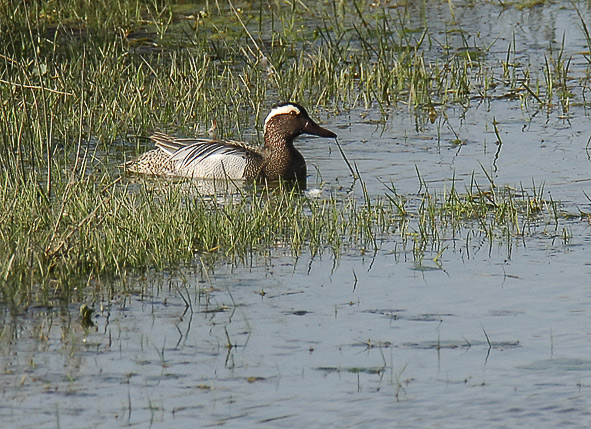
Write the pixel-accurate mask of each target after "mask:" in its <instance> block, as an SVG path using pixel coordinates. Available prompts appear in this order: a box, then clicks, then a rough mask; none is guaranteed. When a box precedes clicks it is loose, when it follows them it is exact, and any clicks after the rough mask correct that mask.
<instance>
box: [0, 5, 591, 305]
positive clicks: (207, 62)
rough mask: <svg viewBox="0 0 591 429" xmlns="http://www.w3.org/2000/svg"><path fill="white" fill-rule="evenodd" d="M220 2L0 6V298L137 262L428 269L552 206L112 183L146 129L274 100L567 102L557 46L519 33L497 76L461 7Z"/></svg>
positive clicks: (49, 293)
mask: <svg viewBox="0 0 591 429" xmlns="http://www.w3.org/2000/svg"><path fill="white" fill-rule="evenodd" d="M220 4H221V3H217V2H215V3H209V8H207V7H206V6H192V5H185V4H182V5H176V4H174V3H170V2H166V1H154V2H148V3H145V2H139V1H133V0H118V1H115V2H110V1H99V2H95V1H92V2H91V1H87V0H86V1H85V0H82V1H73V0H63V1H43V2H34V3H30V2H16V1H14V2H13V1H9V2H3V3H2V4H1V5H0V26H1V28H0V30H1V31H0V169H1V173H0V241H1V242H3V243H7V244H6V245H5V246H3V247H2V248H1V249H0V294H1V295H0V296H1V300H2V301H4V302H9V303H12V304H13V305H15V306H17V307H22V306H27V305H29V304H31V303H43V304H47V303H53V302H56V300H57V301H58V302H70V301H79V300H81V299H83V297H84V294H85V293H86V286H88V285H92V284H95V283H97V284H100V283H101V282H103V281H107V282H108V281H109V279H113V278H125V276H126V275H128V273H135V272H142V271H143V270H146V269H152V268H154V269H158V270H161V269H165V268H174V267H178V266H181V265H182V264H191V263H194V262H195V260H196V259H198V258H199V257H205V258H206V260H207V261H210V262H211V263H215V261H216V260H217V259H220V258H224V259H225V258H229V259H236V260H240V259H241V258H247V257H248V256H249V255H252V254H261V255H264V254H266V253H268V252H269V250H270V249H278V248H285V249H286V251H288V252H290V253H291V254H293V255H294V256H296V257H297V256H298V255H299V254H300V253H301V252H302V251H304V250H307V249H309V250H310V252H311V253H312V254H317V253H320V252H324V251H326V250H327V249H330V251H331V252H332V253H333V254H334V255H335V256H338V255H339V254H340V252H342V250H343V249H345V248H355V249H358V250H359V251H360V252H366V251H373V250H375V249H377V248H379V246H380V241H381V240H385V239H389V240H391V239H396V240H400V243H401V251H405V249H407V250H408V249H411V251H412V252H413V254H414V257H415V258H416V259H417V260H418V261H421V260H422V259H423V258H425V257H426V255H430V256H432V257H434V258H439V257H440V256H441V254H442V253H443V252H444V251H445V243H446V240H447V239H448V238H449V234H451V235H453V234H460V233H461V231H463V228H468V229H470V230H476V231H478V233H479V234H483V235H484V236H485V237H486V239H487V240H488V241H489V242H490V243H492V242H493V241H495V240H505V241H506V242H508V243H509V242H511V240H512V237H514V236H516V235H523V234H527V229H528V225H529V224H530V222H534V221H533V220H534V219H538V218H539V217H540V216H542V217H544V216H545V217H549V220H547V222H551V221H552V219H553V216H554V217H555V216H557V215H556V213H558V208H557V207H558V206H557V203H554V202H546V201H543V199H542V198H541V197H540V195H541V194H540V193H539V191H538V190H537V189H535V188H534V189H533V190H527V191H524V190H519V191H514V190H508V189H497V188H496V187H495V186H494V184H492V183H490V184H489V185H488V186H487V189H486V190H483V189H481V188H479V187H478V186H476V184H473V186H472V187H471V188H469V189H467V190H465V191H462V192H461V193H460V192H458V191H457V190H456V189H455V187H454V186H453V185H452V188H451V191H450V192H449V193H446V194H444V195H436V194H434V193H431V192H430V191H429V190H428V189H426V188H425V187H423V189H422V192H421V193H420V195H419V196H418V197H406V196H400V195H397V194H396V192H395V190H394V188H393V187H392V189H391V190H390V191H389V192H388V193H387V194H386V195H385V196H383V197H375V196H369V195H367V194H366V197H365V199H363V200H361V201H357V200H355V199H354V198H352V197H347V196H344V195H339V194H336V193H335V194H330V195H328V196H327V197H323V198H320V199H310V198H306V197H305V196H302V195H301V194H300V193H298V192H294V191H288V190H285V191H283V192H279V191H276V192H274V193H271V194H269V193H267V192H261V191H260V190H254V191H253V190H250V189H247V190H245V191H244V195H242V196H241V197H240V198H238V201H237V202H227V203H225V204H214V203H212V201H211V200H210V199H208V198H205V197H201V196H199V195H197V194H196V192H195V189H193V188H192V187H191V185H189V184H186V183H184V182H183V183H179V182H169V181H165V182H164V183H161V182H158V181H156V182H154V181H151V180H146V181H145V182H144V181H142V180H140V181H133V180H130V179H129V178H127V177H124V178H123V179H121V178H120V177H119V170H118V169H117V168H116V167H115V166H116V165H119V164H121V163H122V162H123V161H124V160H125V159H126V158H127V157H130V156H135V155H136V154H137V153H139V152H140V151H142V150H143V149H144V148H145V144H144V139H143V137H144V136H145V135H146V134H148V133H149V131H150V130H152V129H162V130H172V131H174V132H178V133H181V134H197V133H198V132H202V131H203V130H204V128H208V127H209V124H210V123H211V121H213V120H216V121H217V124H218V129H217V131H218V134H219V136H220V137H227V136H231V137H233V138H238V139H239V138H242V137H244V135H245V134H246V132H247V131H249V132H251V131H252V125H251V124H260V123H261V122H262V119H263V117H264V115H265V114H266V112H267V110H268V107H269V105H270V104H272V103H273V102H275V101H277V100H288V99H290V100H298V101H300V102H301V103H303V104H305V105H306V106H307V107H309V108H310V110H311V111H314V110H319V109H324V110H327V111H329V112H331V113H338V112H340V111H342V110H348V109H351V108H354V107H359V106H363V107H367V108H372V109H380V110H381V111H382V113H383V114H384V116H387V115H388V111H389V108H390V107H391V106H396V105H404V106H408V108H411V109H415V110H416V111H417V112H419V113H420V114H422V115H423V118H424V120H425V121H426V120H429V119H432V117H433V115H437V114H438V112H437V110H438V109H444V108H445V106H448V105H454V104H460V105H463V106H465V105H467V104H469V103H470V102H471V100H486V99H490V98H494V97H520V98H522V99H523V102H524V103H536V104H538V105H540V106H544V107H546V108H548V109H551V108H553V104H552V102H553V97H558V98H559V99H560V100H561V103H560V105H561V106H562V107H561V108H562V109H567V108H568V100H570V98H571V97H572V93H571V91H570V89H569V88H568V85H569V72H570V71H569V70H570V69H569V65H570V59H569V58H566V56H565V54H564V46H562V47H561V49H559V50H558V51H557V50H555V49H552V48H550V47H549V51H548V53H547V61H546V64H544V65H543V67H542V68H541V69H539V70H531V69H530V66H526V65H522V64H519V63H518V62H517V61H516V60H515V52H514V46H515V43H513V44H512V46H511V45H510V46H509V47H508V50H507V59H506V61H505V62H504V64H503V65H502V67H501V68H500V69H499V70H497V69H494V68H493V67H491V66H490V64H488V63H487V53H488V49H489V48H490V45H491V44H492V43H493V42H492V41H486V42H485V41H482V40H480V39H479V38H478V37H472V38H469V37H467V35H466V34H465V31H464V30H463V29H462V27H461V23H458V22H457V21H456V18H455V17H454V16H453V10H451V16H450V19H449V28H448V30H447V31H446V32H445V34H444V35H442V34H440V33H436V32H433V31H432V30H431V29H430V28H428V26H427V24H426V23H425V22H424V21H422V20H421V16H422V15H424V13H425V8H426V7H428V3H427V2H424V3H423V4H422V5H419V7H417V8H413V7H410V6H408V5H407V6H405V7H400V8H398V9H396V10H395V11H393V12H392V11H389V10H388V9H383V8H380V7H373V6H368V5H366V4H362V3H361V2H351V3H349V2H334V1H327V2H321V3H320V4H319V5H317V7H316V8H315V9H314V10H310V9H307V8H304V7H302V5H301V4H300V3H298V2H291V3H280V2H268V3H263V2H259V3H255V4H253V5H250V3H244V4H238V3H236V4H235V7H228V4H227V3H224V4H223V8H222V7H219V8H218V5H220ZM416 14H418V16H417V15H416ZM417 18H418V19H417ZM417 22H419V23H420V24H417ZM583 28H584V29H585V30H586V27H584V23H583ZM458 41H459V42H458ZM452 46H459V47H460V48H452ZM434 47H439V48H440V49H439V50H438V49H434ZM434 51H435V54H434ZM581 86H583V87H584V83H583V85H581ZM199 124H200V125H201V128H200V129H198V125H199ZM255 131H256V132H257V134H258V136H259V139H261V137H262V136H261V132H262V130H261V129H260V128H259V126H258V125H256V126H255ZM361 183H362V182H361ZM423 185H424V184H423ZM84 285H86V286H84Z"/></svg>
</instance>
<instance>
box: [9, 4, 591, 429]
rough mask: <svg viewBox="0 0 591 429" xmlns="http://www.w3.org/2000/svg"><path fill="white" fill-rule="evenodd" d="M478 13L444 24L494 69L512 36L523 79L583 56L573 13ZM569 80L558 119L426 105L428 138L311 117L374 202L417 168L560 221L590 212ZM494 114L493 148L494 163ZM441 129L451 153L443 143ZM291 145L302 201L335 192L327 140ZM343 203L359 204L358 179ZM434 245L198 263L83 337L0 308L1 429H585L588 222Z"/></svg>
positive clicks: (62, 323) (589, 364)
mask: <svg viewBox="0 0 591 429" xmlns="http://www.w3.org/2000/svg"><path fill="white" fill-rule="evenodd" d="M581 7H583V6H581ZM434 8H435V7H434ZM491 8H493V6H491V5H490V4H487V5H485V6H483V8H475V7H469V8H464V9H462V8H458V9H456V11H455V13H456V14H457V15H456V18H457V19H460V16H462V23H466V24H465V25H464V29H465V30H467V31H468V32H475V31H477V30H480V31H481V35H482V37H490V38H492V37H493V36H495V37H496V36H498V35H501V37H500V40H499V41H497V42H496V43H497V45H496V46H498V50H497V51H494V50H493V53H492V54H491V55H493V56H494V55H497V56H498V57H499V58H501V57H502V56H503V55H505V54H504V53H503V52H505V53H506V47H507V44H508V43H509V41H510V39H511V37H510V36H508V35H509V34H510V33H511V31H512V30H515V32H516V40H517V41H518V46H517V51H518V52H520V54H518V55H519V56H520V57H521V58H522V59H524V60H525V59H527V61H531V62H532V64H535V67H538V69H539V68H540V67H541V63H540V62H539V59H540V58H542V59H543V56H544V52H545V51H544V50H546V49H547V47H548V41H549V40H552V41H553V42H557V41H558V42H559V41H560V40H561V39H562V33H563V32H566V37H567V38H566V40H567V44H566V46H567V47H566V50H567V51H568V52H570V53H571V54H575V53H576V52H580V51H581V50H582V49H583V48H584V38H583V36H582V33H581V32H580V31H578V27H577V25H578V20H577V19H576V14H574V12H572V11H569V10H565V9H564V8H562V7H560V5H559V4H552V5H549V6H548V7H546V6H545V7H543V8H532V9H526V10H524V11H517V10H514V9H510V10H507V11H504V12H502V15H501V16H500V18H499V19H494V20H490V19H488V20H486V19H484V17H487V16H489V15H486V14H485V12H486V11H487V10H488V9H491ZM435 9H437V8H435ZM494 10H496V12H497V14H498V13H500V12H499V10H500V11H502V9H500V8H499V7H496V8H494ZM429 13H439V14H440V15H437V16H447V15H445V12H444V11H442V10H439V11H437V10H435V11H433V10H431V9H430V12H429ZM469 13H471V14H472V16H469V17H467V16H465V14H469ZM489 13H490V12H489ZM584 13H585V14H586V16H588V17H590V16H591V15H590V13H589V11H588V10H586V9H585V10H584ZM481 14H484V15H482V16H481ZM468 18H470V19H468ZM469 23H471V24H469ZM470 25H472V26H473V27H471V26H470ZM487 34H488V36H487ZM520 43H522V44H524V45H522V46H519V44H520ZM491 62H492V63H493V64H494V60H491ZM571 70H572V75H573V80H572V82H573V91H575V93H576V94H578V95H577V96H576V97H575V99H573V100H572V106H571V108H570V109H569V111H568V112H567V113H566V114H565V112H562V111H560V109H559V108H554V109H552V110H550V111H538V110H536V109H535V108H534V107H532V106H525V107H524V106H523V105H521V104H520V102H519V101H518V100H510V99H496V100H494V101H491V102H486V103H479V102H477V101H475V102H472V103H471V104H470V105H469V106H467V107H466V108H460V107H457V106H456V107H447V108H445V109H443V108H439V109H438V110H439V114H440V116H439V118H438V119H437V120H436V121H435V123H433V124H431V123H430V122H428V121H425V120H422V119H420V118H417V117H415V116H414V115H413V114H411V113H409V112H408V111H407V110H406V109H404V108H403V107H400V106H399V107H398V108H396V109H393V110H392V111H390V112H389V113H390V114H389V117H388V118H387V119H386V120H385V121H382V115H381V113H380V112H379V111H378V109H377V108H376V109H370V110H361V109H360V110H356V111H352V112H349V113H347V114H343V115H341V116H338V117H329V118H326V117H324V118H322V119H323V121H324V124H325V125H326V126H327V127H328V128H330V129H334V130H335V131H337V133H338V134H339V141H340V142H341V144H342V147H343V149H344V151H345V153H346V155H347V157H348V158H349V159H350V160H351V161H354V162H355V163H356V164H357V167H358V169H359V171H360V173H361V174H362V177H363V180H364V181H365V183H366V184H367V186H368V189H369V192H370V193H371V194H372V195H373V196H378V195H381V194H383V193H384V192H385V187H384V184H383V183H387V184H393V185H394V186H395V187H396V190H397V191H398V193H399V194H401V195H409V196H412V195H414V194H415V193H416V192H417V191H418V190H419V181H418V178H417V170H418V171H419V172H420V174H421V177H422V179H423V180H424V181H425V182H426V183H427V184H428V185H429V187H430V189H431V190H437V191H441V190H443V189H445V188H446V187H449V186H450V183H451V180H452V178H455V180H456V186H459V187H460V189H462V186H464V185H467V184H468V183H469V182H470V180H472V177H473V176H474V177H475V178H476V180H477V181H478V182H479V183H480V184H481V185H483V186H485V185H487V184H488V179H487V178H486V175H485V173H484V172H483V169H485V170H486V171H487V173H488V174H489V175H490V176H491V177H492V178H493V180H494V181H495V183H496V184H497V185H500V186H505V185H509V186H516V187H519V186H520V185H523V187H524V188H525V189H531V187H532V183H533V184H535V186H536V187H538V186H541V185H543V186H544V197H546V198H549V197H550V196H551V197H552V198H553V199H554V200H559V201H561V202H562V210H563V211H564V212H565V213H568V214H572V215H577V214H578V213H579V210H581V211H584V212H589V211H591V203H590V202H589V200H588V199H587V198H586V197H585V193H586V194H587V195H591V180H590V174H591V161H590V156H589V152H588V150H587V149H588V147H587V141H588V139H589V136H591V126H590V125H589V111H588V109H586V108H585V107H584V106H583V105H581V104H578V105H577V104H576V102H578V103H582V102H583V100H582V98H581V94H582V91H583V89H582V88H578V89H577V87H576V82H577V81H576V78H577V77H581V76H583V75H584V73H585V72H586V65H585V62H584V60H583V59H582V57H581V56H580V55H578V56H575V57H573V64H572V66H571ZM444 117H447V120H445V119H443V118H444ZM494 119H496V121H497V122H498V127H499V130H500V135H501V137H502V139H503V145H502V147H501V149H500V152H499V154H498V157H497V159H496V160H495V155H496V153H497V149H498V146H497V145H496V144H495V141H496V136H495V134H494V132H493V126H492V123H493V120H494ZM452 129H453V131H452ZM454 131H455V133H454ZM456 134H457V135H458V136H459V138H460V140H461V141H462V142H463V144H461V145H457V144H455V143H453V140H455V139H456ZM298 146H299V147H300V148H301V150H302V152H303V153H304V156H305V157H306V158H307V159H308V160H310V164H312V165H315V166H316V167H317V168H318V170H319V171H320V172H321V174H322V180H317V179H316V177H315V175H314V176H313V177H312V178H311V183H310V187H314V188H320V189H323V192H324V193H326V194H327V193H330V192H345V191H346V190H347V189H348V188H349V186H351V184H352V182H353V181H352V179H351V177H350V174H349V171H348V169H347V167H346V165H345V163H344V162H343V160H342V158H341V155H340V153H339V152H338V149H337V147H336V146H335V144H334V143H332V142H330V141H327V140H323V139H322V140H321V139H313V138H310V139H301V140H300V141H299V144H298ZM310 170H311V171H314V169H313V168H310ZM353 189H354V192H357V193H359V194H360V189H359V185H358V183H357V184H355V185H354V187H353ZM321 195H322V194H321ZM565 233H566V237H567V238H566V239H564V234H565ZM449 235H450V236H451V234H449ZM444 244H445V245H447V246H448V247H447V249H446V250H445V251H444V252H443V254H442V255H441V258H440V259H439V261H438V262H434V261H433V260H432V259H433V257H434V256H435V254H434V253H427V254H426V255H425V258H423V260H422V261H420V262H419V261H417V260H416V259H415V258H414V256H413V254H412V249H409V248H405V247H404V245H403V243H402V242H401V241H400V238H399V237H397V236H392V237H389V238H388V239H386V240H385V241H384V242H383V243H382V244H381V249H380V250H379V251H378V252H377V253H376V254H375V255H368V254H365V255H360V254H359V252H358V251H356V250H350V251H346V252H345V254H344V255H342V256H341V258H340V259H338V260H337V261H335V260H333V258H332V257H331V256H330V255H329V254H328V253H326V254H324V255H321V256H320V257H316V258H311V257H310V256H309V255H306V254H304V255H302V256H301V257H300V258H299V259H298V260H295V259H293V258H292V257H290V256H287V255H285V254H284V253H283V251H282V250H281V249H277V250H276V251H275V252H274V253H273V254H271V255H269V257H264V258H263V257H253V259H252V260H251V261H249V263H248V264H247V266H244V265H240V266H238V267H232V266H217V267H215V269H214V272H212V273H210V274H209V275H208V276H203V275H202V273H201V272H200V271H199V269H198V268H187V269H186V270H184V271H183V272H182V273H181V274H179V275H176V276H175V277H170V276H169V275H168V274H166V273H154V276H153V277H150V278H149V279H148V280H142V279H139V280H138V281H137V283H136V284H135V285H134V286H133V288H134V290H135V291H136V292H135V293H130V294H129V295H126V296H117V297H115V298H113V299H110V300H108V299H106V298H103V299H99V300H98V301H97V302H95V303H94V306H95V308H96V309H97V314H96V315H95V316H94V317H93V319H92V320H93V322H94V323H95V327H87V328H83V327H82V326H81V324H80V320H79V318H78V317H77V316H76V314H77V309H76V308H72V309H71V310H72V311H71V312H70V315H68V314H60V313H56V312H49V313H48V312H46V311H45V310H44V309H32V310H30V311H29V312H27V313H26V314H22V315H10V314H8V312H6V313H4V314H3V316H2V323H3V325H2V338H3V341H2V342H1V343H0V369H1V371H2V387H1V395H2V396H1V397H2V400H1V401H0V422H2V426H3V427H19V426H21V427H112V426H114V425H116V426H125V425H129V426H139V427H146V426H149V425H152V426H154V427H171V426H173V427H196V426H202V427H210V426H225V427H259V426H264V427H302V426H309V427H319V426H328V427H371V428H373V427H393V426H395V427H471V426H474V427H478V426H485V427H514V426H516V425H528V426H530V425H533V424H537V425H542V426H545V427H556V426H565V425H570V426H572V427H587V426H588V425H589V424H590V423H591V399H590V398H591V391H590V390H591V357H590V356H591V328H590V326H591V325H590V321H591V225H590V224H589V222H588V220H587V218H585V217H582V218H581V217H578V216H573V217H567V216H561V217H560V218H559V220H558V224H555V223H554V222H550V221H548V220H547V219H541V220H540V222H539V224H537V225H535V226H534V227H532V229H530V230H529V231H528V233H527V234H526V236H525V237H523V238H512V239H506V238H503V237H498V239H497V240H495V242H494V243H493V244H492V246H490V243H489V242H488V241H487V240H486V239H485V238H484V237H483V236H482V235H481V234H480V233H479V231H478V229H477V227H476V226H475V225H466V228H465V229H464V230H462V231H459V232H457V233H456V235H455V238H453V239H452V238H450V239H448V240H446V241H445V243H444ZM196 266H197V267H199V266H200V265H199V263H198V261H196ZM140 292H141V293H140Z"/></svg>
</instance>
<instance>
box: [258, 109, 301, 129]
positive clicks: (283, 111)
mask: <svg viewBox="0 0 591 429" xmlns="http://www.w3.org/2000/svg"><path fill="white" fill-rule="evenodd" d="M291 112H295V113H296V115H299V114H300V109H298V108H297V107H296V106H294V105H293V104H286V105H285V106H279V107H275V108H274V109H273V110H271V112H270V113H269V115H268V116H267V119H265V127H266V126H267V122H269V119H271V118H272V117H273V116H275V115H283V114H286V113H291Z"/></svg>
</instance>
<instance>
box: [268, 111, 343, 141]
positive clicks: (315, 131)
mask: <svg viewBox="0 0 591 429" xmlns="http://www.w3.org/2000/svg"><path fill="white" fill-rule="evenodd" d="M301 134H312V135H315V136H319V137H331V138H336V136H337V135H336V134H335V133H333V132H332V131H330V130H327V129H326V128H322V127H321V126H320V125H318V124H317V123H316V122H314V121H313V120H312V119H311V118H310V116H309V115H308V112H307V111H306V109H304V108H303V107H302V106H300V105H299V104H296V103H280V104H276V105H274V106H273V107H272V108H271V112H270V113H269V115H268V116H267V119H265V144H266V145H274V144H281V143H283V144H285V143H288V144H291V143H293V139H294V138H296V137H297V136H299V135H301Z"/></svg>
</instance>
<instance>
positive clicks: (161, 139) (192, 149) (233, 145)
mask: <svg viewBox="0 0 591 429" xmlns="http://www.w3.org/2000/svg"><path fill="white" fill-rule="evenodd" d="M150 138H151V139H152V140H153V141H154V142H155V143H156V146H157V147H158V148H160V150H162V151H163V152H164V153H166V154H167V155H168V156H169V161H170V162H171V163H172V164H173V165H174V170H175V174H176V175H178V176H186V177H193V178H213V179H228V178H229V179H233V180H240V179H242V178H244V171H245V169H246V166H247V163H248V162H252V161H253V158H260V159H262V155H261V154H260V153H259V152H258V151H257V150H255V149H253V148H250V147H248V146H246V145H244V144H243V143H240V142H232V141H220V140H212V139H188V138H175V137H171V136H168V135H166V134H162V133H157V134H154V135H152V136H151V137H150Z"/></svg>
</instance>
